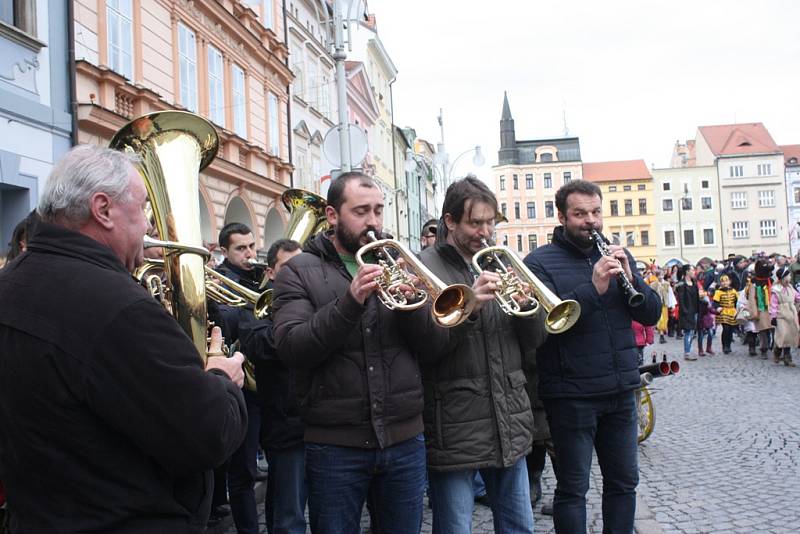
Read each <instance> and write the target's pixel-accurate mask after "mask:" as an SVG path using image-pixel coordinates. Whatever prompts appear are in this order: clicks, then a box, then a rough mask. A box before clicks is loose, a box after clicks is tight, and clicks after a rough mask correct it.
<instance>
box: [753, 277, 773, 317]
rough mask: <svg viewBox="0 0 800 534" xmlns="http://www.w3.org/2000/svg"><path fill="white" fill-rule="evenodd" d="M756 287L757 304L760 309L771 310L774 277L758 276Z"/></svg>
mask: <svg viewBox="0 0 800 534" xmlns="http://www.w3.org/2000/svg"><path fill="white" fill-rule="evenodd" d="M753 285H754V289H755V291H756V306H757V307H758V311H767V310H769V294H770V290H771V289H772V278H771V277H766V278H761V277H759V276H756V278H755V284H753Z"/></svg>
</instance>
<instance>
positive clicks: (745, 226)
mask: <svg viewBox="0 0 800 534" xmlns="http://www.w3.org/2000/svg"><path fill="white" fill-rule="evenodd" d="M749 237H750V223H749V222H747V221H736V222H734V223H733V238H734V239H747V238H749Z"/></svg>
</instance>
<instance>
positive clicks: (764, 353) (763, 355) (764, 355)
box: [761, 352, 769, 360]
mask: <svg viewBox="0 0 800 534" xmlns="http://www.w3.org/2000/svg"><path fill="white" fill-rule="evenodd" d="M761 359H762V360H769V356H767V353H766V352H762V353H761Z"/></svg>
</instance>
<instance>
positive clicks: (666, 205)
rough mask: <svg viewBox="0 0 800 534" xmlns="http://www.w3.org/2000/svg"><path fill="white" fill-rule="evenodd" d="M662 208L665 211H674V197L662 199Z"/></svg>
mask: <svg viewBox="0 0 800 534" xmlns="http://www.w3.org/2000/svg"><path fill="white" fill-rule="evenodd" d="M661 209H662V210H664V211H672V199H671V198H665V199H662V200H661Z"/></svg>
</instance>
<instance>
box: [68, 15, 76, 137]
mask: <svg viewBox="0 0 800 534" xmlns="http://www.w3.org/2000/svg"><path fill="white" fill-rule="evenodd" d="M67 39H68V40H69V43H67V49H68V50H69V52H68V53H69V57H68V58H67V61H68V62H69V108H70V117H71V118H70V127H71V131H70V133H69V139H70V143H71V144H72V146H75V145H77V144H78V82H77V73H76V66H75V0H67Z"/></svg>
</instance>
